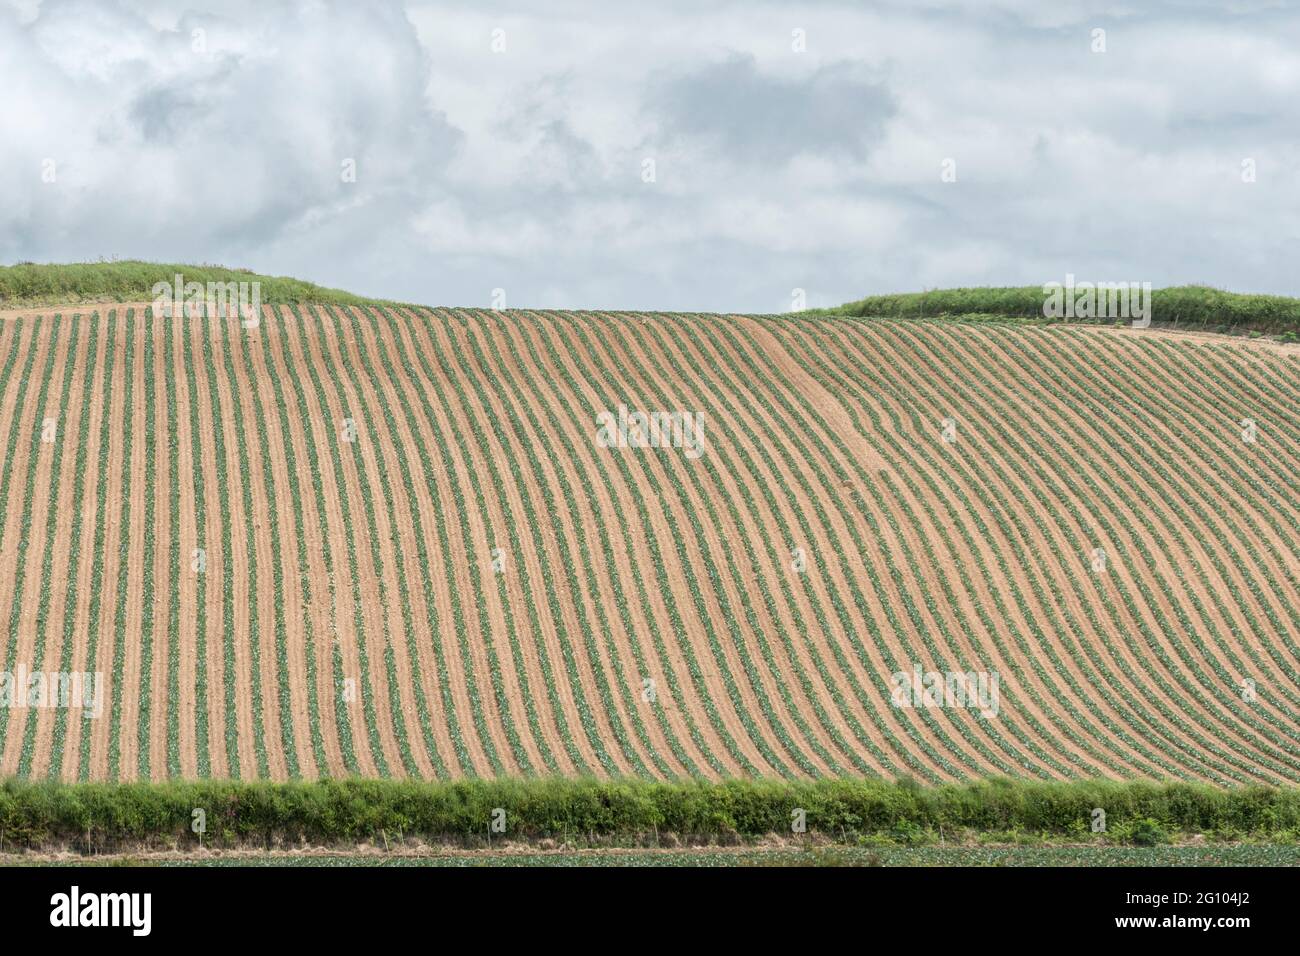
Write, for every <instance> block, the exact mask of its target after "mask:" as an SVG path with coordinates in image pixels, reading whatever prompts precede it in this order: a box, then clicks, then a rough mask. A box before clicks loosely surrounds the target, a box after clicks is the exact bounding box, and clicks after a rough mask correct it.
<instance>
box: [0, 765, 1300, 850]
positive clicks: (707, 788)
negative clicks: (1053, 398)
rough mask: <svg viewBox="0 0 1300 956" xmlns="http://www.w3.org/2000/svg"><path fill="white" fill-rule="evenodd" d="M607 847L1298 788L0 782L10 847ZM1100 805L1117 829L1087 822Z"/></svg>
mask: <svg viewBox="0 0 1300 956" xmlns="http://www.w3.org/2000/svg"><path fill="white" fill-rule="evenodd" d="M498 808H499V809H500V810H503V811H504V818H503V820H504V832H498V833H494V834H493V836H494V838H496V839H505V840H514V841H526V840H533V841H536V840H547V839H549V840H566V841H567V840H570V839H571V838H573V839H581V840H582V841H583V842H589V843H599V842H601V841H605V842H615V841H627V842H635V841H637V840H641V839H644V838H645V837H646V835H648V834H652V833H653V834H655V836H656V839H659V840H672V841H674V842H685V841H695V842H700V841H702V842H719V843H736V842H744V841H746V840H755V839H759V838H763V837H769V836H776V837H789V836H791V834H792V826H791V823H792V820H793V819H794V818H795V816H796V811H800V810H802V811H803V817H804V819H805V821H806V836H803V837H801V838H804V839H814V840H817V839H820V840H826V841H832V842H837V843H853V844H879V845H909V846H916V845H927V844H929V843H932V842H938V841H940V840H948V841H954V840H959V839H965V840H968V841H973V842H976V841H979V840H980V839H985V840H989V839H994V840H996V841H997V842H1024V841H1028V842H1035V841H1052V840H1081V841H1082V840H1089V841H1095V840H1104V841H1106V842H1109V843H1119V844H1124V843H1128V844H1136V845H1155V844H1162V843H1166V842H1169V841H1170V840H1174V839H1180V838H1183V837H1186V836H1188V835H1192V834H1205V835H1207V836H1208V837H1209V838H1211V839H1216V840H1236V839H1252V840H1260V841H1270V842H1274V843H1283V844H1288V843H1290V844H1294V843H1296V842H1297V841H1300V790H1297V789H1293V788H1287V789H1274V788H1265V787H1259V788H1243V789H1234V790H1220V789H1216V788H1213V787H1209V786H1204V785H1198V784H1185V783H1168V784H1165V783H1144V782H1129V783H1115V782H1107V781H1096V782H1068V783H1041V782H1028V781H1023V782H1022V781H1001V780H996V781H986V782H981V783H976V784H969V785H960V786H958V785H949V786H942V787H919V786H916V785H913V784H910V783H907V782H904V783H886V782H882V781H874V780H846V781H815V782H783V781H728V782H724V783H716V784H715V783H704V782H690V783H650V782H645V781H613V782H606V781H591V780H563V779H528V780H523V779H511V780H492V781H489V780H470V781H460V782H455V783H443V782H415V781H396V780H348V781H319V782H297V783H282V784H275V783H244V782H221V781H203V782H192V783H182V782H171V783H157V784H153V783H140V784H135V783H132V784H94V783H88V784H63V783H54V782H29V781H25V780H16V779H15V780H10V781H7V782H6V783H4V784H3V785H2V786H0V851H3V850H15V849H21V848H43V847H50V846H58V845H67V846H73V847H87V848H100V849H111V848H113V847H118V846H132V845H137V846H186V845H192V844H194V843H196V842H197V836H196V835H195V834H194V832H193V831H192V829H191V825H192V822H193V821H194V819H195V812H194V811H195V810H202V811H203V816H204V818H205V820H206V833H205V835H204V842H205V844H207V845H216V846H235V845H239V844H246V845H266V844H269V843H272V842H281V841H283V842H288V843H296V842H300V841H309V842H312V843H317V844H344V843H353V844H355V843H358V842H368V843H387V842H388V841H390V840H394V841H402V840H410V839H419V840H422V841H426V842H451V843H455V842H457V841H462V842H468V843H472V844H475V845H478V844H481V843H482V842H484V841H485V840H486V837H487V835H488V831H489V827H490V824H491V822H492V820H493V814H494V811H496V810H497V809H498ZM1097 808H1100V809H1102V810H1104V812H1105V816H1106V821H1105V822H1106V830H1105V833H1104V834H1095V833H1093V831H1092V828H1091V821H1092V819H1093V817H1094V810H1095V809H1097Z"/></svg>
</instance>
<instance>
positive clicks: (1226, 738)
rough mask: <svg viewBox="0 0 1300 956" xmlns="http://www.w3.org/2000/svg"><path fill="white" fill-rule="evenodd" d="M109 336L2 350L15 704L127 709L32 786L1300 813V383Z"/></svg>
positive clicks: (69, 731)
mask: <svg viewBox="0 0 1300 956" xmlns="http://www.w3.org/2000/svg"><path fill="white" fill-rule="evenodd" d="M93 308H94V309H97V310H98V311H96V312H93V313H87V312H82V313H81V314H77V313H76V312H75V311H73V310H71V309H65V310H63V314H54V313H53V311H51V310H47V312H46V314H43V315H39V316H36V315H32V314H29V313H21V314H20V313H9V314H7V315H5V317H4V318H3V319H2V320H0V626H2V627H3V635H2V636H0V655H3V656H2V657H0V670H2V671H4V672H7V673H15V672H17V671H19V669H20V668H22V669H25V671H26V672H42V673H46V674H49V673H54V672H87V673H93V672H100V673H102V675H103V678H102V685H101V686H102V705H103V706H102V713H101V714H100V715H99V716H87V715H86V713H85V712H83V711H82V710H78V709H74V708H67V707H48V706H29V707H14V706H9V707H0V741H2V742H3V752H2V755H0V776H8V775H14V774H17V775H22V776H32V777H46V776H52V777H61V778H64V779H85V780H112V779H155V780H159V779H165V778H172V777H186V778H192V777H241V778H259V777H260V778H274V779H286V778H292V777H305V778H312V777H317V776H321V775H329V776H340V775H348V774H359V775H364V776H411V777H423V778H435V777H438V778H450V777H463V776H495V775H520V774H522V775H550V774H559V775H569V776H577V775H595V776H601V777H615V776H641V777H655V778H675V777H692V776H699V777H707V778H720V777H729V776H771V777H790V778H802V777H815V776H839V775H845V776H848V775H856V776H862V775H867V776H875V775H880V776H884V777H888V778H894V777H902V776H909V777H914V778H916V779H918V780H921V781H929V782H939V781H947V780H961V779H967V778H974V777H986V776H990V775H1009V776H1017V777H1032V778H1073V777H1085V778H1091V777H1116V778H1120V777H1159V778H1185V779H1196V780H1205V781H1209V782H1213V783H1220V784H1228V783H1239V782H1269V783H1284V782H1289V783H1295V782H1296V781H1297V780H1300V687H1298V686H1297V681H1296V677H1295V675H1296V670H1297V664H1298V663H1300V645H1298V644H1297V641H1298V640H1300V520H1298V516H1300V454H1298V453H1297V451H1298V449H1300V441H1298V439H1300V374H1298V373H1300V360H1298V358H1297V356H1300V352H1296V351H1293V350H1290V349H1289V348H1288V347H1285V346H1279V345H1274V344H1262V343H1251V344H1232V343H1224V342H1217V341H1213V342H1212V341H1206V340H1204V339H1190V338H1186V337H1182V336H1178V335H1176V334H1166V333H1156V332H1147V333H1142V334H1135V333H1129V332H1123V331H1116V330H1113V329H1105V328H1097V327H1071V326H1015V325H999V324H963V323H957V322H946V321H926V320H916V321H901V320H896V321H878V320H870V319H862V318H856V317H851V316H782V317H767V316H765V317H744V316H696V315H663V316H656V315H649V314H631V313H600V314H596V313H577V312H565V313H554V312H528V311H518V310H514V311H508V312H490V311H463V310H448V309H436V310H412V309H404V308H400V307H397V306H383V307H368V306H348V305H334V306H305V305H304V306H297V307H284V306H276V307H267V308H265V309H264V317H263V319H262V321H261V323H260V326H259V327H257V328H254V329H247V328H244V327H243V326H242V325H241V323H240V322H238V321H237V320H234V319H230V320H226V319H163V318H161V317H154V316H153V315H152V314H151V313H150V311H149V310H148V309H146V308H145V307H144V306H136V307H130V306H94V307H93ZM620 406H626V407H627V408H629V409H634V410H636V409H640V410H646V411H667V412H672V411H683V410H684V411H689V412H691V413H694V414H697V415H698V416H699V420H700V421H701V422H702V423H703V439H704V441H703V453H702V454H700V455H698V457H693V456H691V455H688V454H687V449H685V448H682V447H667V448H636V447H628V448H618V447H614V448H606V447H601V445H600V444H599V443H598V442H597V429H598V426H597V416H598V414H599V413H601V412H602V411H615V412H616V411H617V409H619V407H620ZM914 667H918V668H919V670H920V671H922V672H929V671H937V672H941V673H948V672H960V673H962V674H975V675H980V676H981V679H986V681H992V682H993V684H992V686H993V687H994V688H995V689H996V693H997V697H996V701H995V702H994V706H993V707H991V708H990V707H989V706H987V704H988V703H989V702H988V701H987V700H986V701H984V705H985V706H970V701H969V700H968V701H967V702H966V703H965V704H963V703H960V702H954V701H953V700H951V699H948V700H941V701H934V700H930V701H929V702H928V704H927V702H926V701H925V700H924V699H922V700H920V701H918V702H917V704H918V705H916V706H906V707H905V706H899V705H898V700H897V695H898V690H899V682H898V681H896V680H894V679H893V677H892V675H894V674H896V673H909V674H910V672H912V671H913V669H914ZM917 679H918V680H920V678H919V677H918V678H917ZM910 680H911V679H910V678H908V679H907V681H906V683H905V689H910V688H911V687H912V684H911V682H910ZM959 689H960V688H959Z"/></svg>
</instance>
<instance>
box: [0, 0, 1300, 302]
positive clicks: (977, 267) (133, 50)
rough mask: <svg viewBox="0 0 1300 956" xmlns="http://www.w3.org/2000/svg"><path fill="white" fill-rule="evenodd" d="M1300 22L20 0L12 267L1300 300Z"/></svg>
mask: <svg viewBox="0 0 1300 956" xmlns="http://www.w3.org/2000/svg"><path fill="white" fill-rule="evenodd" d="M1094 27H1101V28H1104V29H1105V30H1106V31H1107V52H1106V53H1104V54H1094V53H1092V52H1090V48H1089V46H1090V38H1091V33H1090V31H1091V30H1092V29H1093V28H1094ZM497 29H500V30H503V31H504V34H503V36H504V40H505V50H504V51H503V52H493V48H492V43H493V31H494V30H497ZM795 29H800V30H803V31H805V34H806V36H807V51H806V52H796V51H795V50H794V49H792V44H791V39H792V36H791V34H792V31H793V30H795ZM195 30H201V31H204V32H203V33H202V34H201V35H200V36H201V40H202V42H201V43H200V44H198V47H199V48H198V49H197V50H196V48H195V47H196V44H195V34H194V31H195ZM1298 42H1300V18H1297V17H1296V15H1295V14H1293V13H1291V12H1290V11H1289V10H1288V9H1287V8H1286V7H1284V6H1279V5H1278V4H1275V3H1266V2H1258V3H1254V2H1242V3H1238V4H1236V5H1235V6H1233V7H1228V8H1223V7H1221V6H1219V5H1216V4H1211V3H1208V2H1207V3H1204V4H1190V5H1189V4H1185V3H1184V4H1177V5H1176V4H1173V3H1169V4H1164V3H1141V4H1139V3H1111V4H1108V5H1104V6H1101V7H1098V6H1097V5H1093V4H1084V3H1066V4H1053V5H1050V9H1048V7H1046V6H1044V5H1043V4H1041V3H1038V2H1036V0H994V2H980V3H975V2H958V0H927V2H924V3H921V4H918V3H913V2H907V3H905V2H902V0H890V2H881V3H875V4H860V3H851V2H849V0H843V2H833V0H824V2H818V3H807V4H798V5H795V4H788V3H786V4H779V3H755V2H746V3H739V2H716V3H696V2H686V0H667V2H665V3H662V4H653V5H617V6H615V5H609V4H600V3H595V2H581V0H553V2H551V3H548V4H547V5H546V6H545V8H544V9H542V8H537V7H536V6H535V5H533V4H526V3H523V2H506V0H495V2H489V3H486V4H485V3H482V2H478V3H473V4H470V3H446V2H443V3H438V4H426V3H410V4H406V5H405V6H403V5H400V4H398V3H396V2H389V3H380V2H376V3H367V4H356V3H348V2H343V0H336V2H323V0H322V2H310V0H300V2H288V3H283V4H274V5H272V4H265V3H258V2H254V0H229V2H225V3H222V4H220V5H219V7H218V6H216V5H213V6H211V7H210V8H205V5H204V3H203V0H197V2H192V0H187V2H185V3H180V2H164V0H157V2H155V0H117V2H113V0H107V2H101V3H93V4H92V3H89V2H84V0H46V2H44V3H37V2H35V0H33V2H20V0H8V2H7V4H6V5H0V88H3V89H4V90H5V91H6V97H5V101H4V105H3V106H2V107H0V141H3V142H4V143H5V144H6V145H5V148H4V150H3V151H2V152H0V227H3V228H2V229H0V257H2V258H4V259H6V260H9V261H13V260H17V259H49V260H66V259H71V258H93V257H95V256H98V255H112V254H118V255H132V256H139V257H147V258H153V259H182V260H184V259H190V260H205V261H213V260H218V261H219V260H225V261H228V262H230V263H232V264H238V265H246V266H250V267H254V268H258V269H261V270H265V271H270V272H277V273H289V274H299V275H303V276H305V277H307V278H311V279H315V280H317V281H321V282H325V283H328V284H331V285H337V286H344V287H348V288H353V289H356V290H357V291H360V292H366V293H373V294H381V295H385V296H391V297H395V298H402V299H408V300H416V301H424V302H429V303H434V304H437V303H447V304H485V303H486V302H487V299H488V296H489V295H490V292H491V289H492V288H494V287H498V286H503V287H507V288H508V289H509V292H510V301H511V303H512V304H518V305H530V304H531V305H537V306H539V307H541V306H546V307H558V306H575V307H610V308H635V307H649V308H683V309H718V310H738V309H756V310H770V309H777V308H782V307H785V306H788V302H789V295H790V289H791V288H793V287H795V286H798V287H801V288H806V289H808V290H809V294H810V302H812V303H813V304H826V303H829V302H835V301H842V300H846V299H851V298H856V297H859V296H861V295H864V294H868V293H871V292H875V291H899V290H906V289H913V288H919V287H922V286H928V287H934V286H944V285H959V284H1013V283H1014V284H1020V283H1040V282H1042V281H1045V280H1046V279H1049V278H1055V277H1058V276H1059V275H1061V274H1063V273H1064V272H1066V271H1072V272H1075V273H1076V274H1078V275H1092V276H1095V277H1097V278H1115V279H1137V280H1144V281H1152V282H1155V283H1156V284H1167V283H1175V282H1184V281H1209V282H1214V283H1217V284H1222V285H1226V286H1229V287H1233V288H1241V289H1255V290H1259V291H1273V292H1290V293H1297V292H1300V287H1297V285H1296V280H1295V278H1294V276H1295V269H1294V265H1293V263H1292V262H1291V260H1290V257H1289V255H1286V254H1283V253H1285V252H1289V251H1291V250H1294V248H1295V246H1296V245H1297V244H1298V243H1300V210H1297V204H1296V202H1295V197H1296V195H1297V185H1300V183H1298V182H1297V179H1298V177H1300V122H1298V121H1300V105H1297V104H1300V66H1297V62H1296V60H1295V57H1294V55H1293V52H1292V51H1294V50H1295V49H1296V47H1297V43H1298ZM349 157H350V158H354V159H355V160H356V162H357V169H358V181H357V182H356V183H355V184H345V183H342V182H341V181H340V164H341V162H342V161H343V160H344V159H345V158H349ZM1244 157H1252V158H1253V159H1255V161H1256V164H1257V168H1258V181H1257V182H1256V183H1254V184H1244V183H1242V182H1241V179H1240V174H1239V170H1240V162H1241V160H1242V158H1244ZM46 158H53V159H55V160H56V162H57V170H58V180H57V183H54V184H45V183H42V182H41V172H42V162H43V160H44V159H46ZM647 158H652V159H653V160H654V163H655V172H656V181H655V182H653V183H647V182H644V181H643V178H642V173H643V169H644V167H643V162H644V160H646V159H647ZM946 158H952V159H954V160H955V161H956V164H957V171H958V178H957V181H956V182H955V183H944V182H941V181H940V171H941V163H942V162H943V160H944V159H946Z"/></svg>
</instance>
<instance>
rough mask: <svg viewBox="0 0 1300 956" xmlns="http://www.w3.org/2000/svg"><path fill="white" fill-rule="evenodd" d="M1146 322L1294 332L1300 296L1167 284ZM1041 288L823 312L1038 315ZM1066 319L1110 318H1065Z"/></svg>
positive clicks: (945, 292) (899, 299) (947, 292)
mask: <svg viewBox="0 0 1300 956" xmlns="http://www.w3.org/2000/svg"><path fill="white" fill-rule="evenodd" d="M1151 296H1152V300H1151V301H1152V307H1151V317H1152V325H1154V326H1159V327H1163V328H1182V329H1195V330H1198V331H1205V332H1228V333H1232V332H1258V333H1261V334H1265V335H1286V334H1287V333H1291V334H1293V335H1294V334H1297V333H1300V299H1293V298H1289V297H1287V296H1280V295H1245V294H1241V293H1237V292H1224V291H1222V290H1221V289H1212V288H1209V287H1208V286H1173V287H1170V288H1167V289H1155V290H1153V292H1152V294H1151ZM1044 298H1045V296H1044V293H1043V288H1042V286H1018V287H1008V288H992V287H986V288H974V289H936V290H934V291H932V292H907V293H901V294H898V295H876V296H870V297H869V298H866V299H860V300H858V301H857V302H849V303H847V304H845V305H842V306H839V307H838V308H836V309H830V310H826V311H828V312H831V313H840V314H844V315H861V316H880V317H894V318H924V317H939V316H951V317H957V316H960V317H964V318H1004V317H1005V318H1014V319H1021V320H1037V321H1047V320H1046V319H1044V318H1043V301H1044ZM1070 321H1104V322H1106V323H1108V324H1109V323H1112V322H1114V321H1115V320H1113V319H1105V320H1086V319H1071V320H1070Z"/></svg>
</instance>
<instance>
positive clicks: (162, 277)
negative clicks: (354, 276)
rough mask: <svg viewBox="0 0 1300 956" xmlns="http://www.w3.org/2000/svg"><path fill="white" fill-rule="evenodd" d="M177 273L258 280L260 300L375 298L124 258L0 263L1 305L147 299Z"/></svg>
mask: <svg viewBox="0 0 1300 956" xmlns="http://www.w3.org/2000/svg"><path fill="white" fill-rule="evenodd" d="M178 273H179V274H180V275H181V276H182V277H183V279H184V281H185V282H200V283H203V284H204V285H205V286H206V285H207V283H209V282H222V283H225V282H260V283H261V296H262V302H263V303H264V304H267V305H284V304H296V303H299V302H332V303H338V304H351V305H361V304H373V303H375V302H377V301H379V300H375V299H367V298H365V297H363V296H359V295H353V294H352V293H350V292H343V291H341V290H339V289H327V288H325V287H323V286H318V285H316V284H315V283H312V282H304V281H303V280H301V279H290V278H286V277H283V276H265V275H259V274H257V273H255V272H252V271H250V270H248V269H227V268H225V267H223V266H211V265H204V266H194V265H178V264H168V263H158V262H140V261H136V260H126V261H123V262H77V263H71V264H67V265H55V264H51V265H37V264H35V263H22V264H19V265H15V266H0V308H25V307H28V306H39V305H62V304H76V303H80V302H149V301H152V300H153V298H154V296H153V287H154V285H155V284H156V283H159V282H168V283H171V282H173V281H174V280H175V277H176V275H177V274H178Z"/></svg>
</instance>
